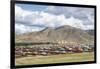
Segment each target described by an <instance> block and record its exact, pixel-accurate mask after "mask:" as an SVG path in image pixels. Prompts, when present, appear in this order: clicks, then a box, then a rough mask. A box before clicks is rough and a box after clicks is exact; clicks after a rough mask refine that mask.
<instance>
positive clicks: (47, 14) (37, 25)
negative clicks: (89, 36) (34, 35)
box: [15, 4, 94, 33]
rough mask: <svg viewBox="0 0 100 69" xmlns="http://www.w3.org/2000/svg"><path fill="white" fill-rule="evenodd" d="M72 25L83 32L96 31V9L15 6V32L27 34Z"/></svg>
mask: <svg viewBox="0 0 100 69" xmlns="http://www.w3.org/2000/svg"><path fill="white" fill-rule="evenodd" d="M63 25H70V26H73V27H76V28H80V29H83V30H88V29H94V9H93V8H80V7H67V6H66V7H60V6H45V5H33V4H31V5H29V4H16V5H15V31H16V33H26V32H32V31H40V30H43V29H44V28H46V27H52V28H57V27H60V26H63Z"/></svg>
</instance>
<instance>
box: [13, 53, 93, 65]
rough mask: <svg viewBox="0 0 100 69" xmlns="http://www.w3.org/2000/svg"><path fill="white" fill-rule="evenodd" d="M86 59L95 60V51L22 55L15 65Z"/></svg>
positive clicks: (82, 60)
mask: <svg viewBox="0 0 100 69" xmlns="http://www.w3.org/2000/svg"><path fill="white" fill-rule="evenodd" d="M84 61H94V54H93V52H87V53H74V54H63V55H62V54H61V55H50V56H28V57H22V58H16V59H15V65H16V66H17V65H35V64H50V63H68V62H84Z"/></svg>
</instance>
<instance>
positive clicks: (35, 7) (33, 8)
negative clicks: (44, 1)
mask: <svg viewBox="0 0 100 69" xmlns="http://www.w3.org/2000/svg"><path fill="white" fill-rule="evenodd" d="M16 6H20V7H21V8H22V9H24V10H28V11H43V9H46V7H47V6H43V5H33V4H16Z"/></svg>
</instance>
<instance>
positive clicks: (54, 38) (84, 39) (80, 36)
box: [15, 25, 93, 44]
mask: <svg viewBox="0 0 100 69" xmlns="http://www.w3.org/2000/svg"><path fill="white" fill-rule="evenodd" d="M15 39H16V40H15V41H16V42H33V43H34V42H37V43H38V42H54V43H56V42H58V41H67V42H75V43H86V44H87V43H91V42H92V43H93V36H92V35H90V34H88V33H87V32H86V31H84V30H81V29H79V28H74V27H71V26H67V25H66V26H61V27H58V28H56V29H52V28H45V29H44V30H42V31H38V32H31V33H25V34H22V35H18V36H16V37H15Z"/></svg>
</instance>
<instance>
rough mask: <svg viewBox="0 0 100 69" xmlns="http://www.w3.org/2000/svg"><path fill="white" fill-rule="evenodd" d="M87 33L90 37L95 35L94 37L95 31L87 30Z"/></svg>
mask: <svg viewBox="0 0 100 69" xmlns="http://www.w3.org/2000/svg"><path fill="white" fill-rule="evenodd" d="M86 32H87V33H88V34H90V35H93V36H94V30H86Z"/></svg>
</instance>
